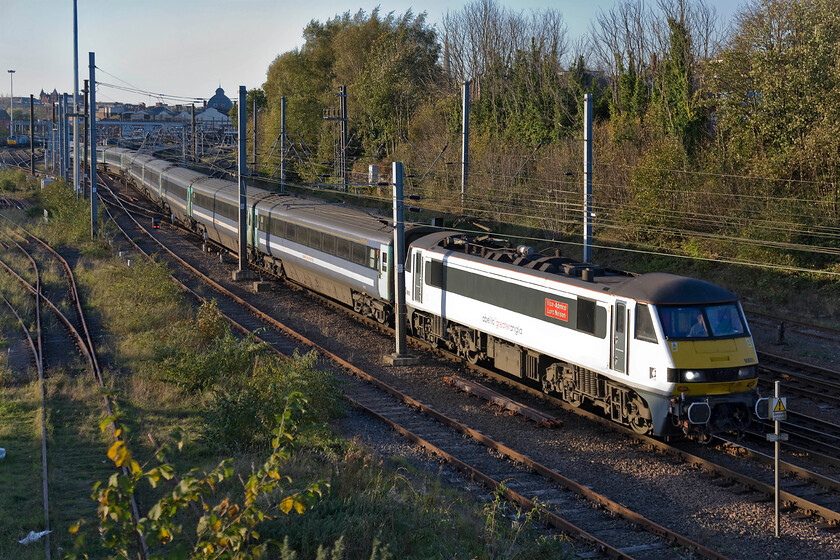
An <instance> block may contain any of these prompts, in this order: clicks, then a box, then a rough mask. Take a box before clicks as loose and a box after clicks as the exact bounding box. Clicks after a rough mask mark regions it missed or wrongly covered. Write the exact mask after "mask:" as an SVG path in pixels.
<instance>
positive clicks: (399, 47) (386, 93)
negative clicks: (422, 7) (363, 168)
mask: <svg viewBox="0 0 840 560" xmlns="http://www.w3.org/2000/svg"><path fill="white" fill-rule="evenodd" d="M388 24H389V26H390V27H391V29H389V30H388V31H386V32H384V33H382V34H381V35H380V36H379V37H378V38H377V39H376V41H375V42H374V44H373V45H372V46H371V50H370V55H369V56H368V60H367V62H366V63H365V64H364V67H363V69H362V72H361V74H360V75H359V77H358V82H357V84H358V88H357V90H358V94H357V95H356V96H355V98H356V100H357V106H358V108H359V113H360V115H359V117H358V119H357V120H356V123H357V124H356V126H357V128H358V129H359V131H360V133H361V135H362V138H363V143H364V147H365V152H366V154H368V155H370V156H374V157H383V156H385V155H386V154H389V153H394V152H395V151H396V142H397V141H398V140H399V139H400V138H401V137H402V136H404V135H405V134H406V132H407V130H408V128H409V122H410V120H411V118H412V116H413V114H414V112H415V111H416V110H417V108H418V106H420V105H421V104H422V103H425V102H427V100H428V99H429V98H430V97H431V92H432V89H433V88H434V86H435V85H436V84H437V83H438V82H439V80H440V78H441V73H440V68H439V66H438V65H437V59H438V56H439V50H440V48H439V45H438V43H437V40H436V35H435V32H434V29H432V28H431V27H429V26H428V25H427V24H426V19H425V14H422V15H420V16H417V17H414V16H413V15H412V13H411V11H409V12H407V13H406V14H405V15H404V16H403V17H402V18H400V19H399V20H398V21H393V22H390V21H389V22H388Z"/></svg>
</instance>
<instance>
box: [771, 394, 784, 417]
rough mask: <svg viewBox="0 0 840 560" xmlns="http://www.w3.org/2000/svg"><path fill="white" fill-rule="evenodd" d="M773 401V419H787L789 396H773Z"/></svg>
mask: <svg viewBox="0 0 840 560" xmlns="http://www.w3.org/2000/svg"><path fill="white" fill-rule="evenodd" d="M771 398H772V399H773V402H772V403H771V404H772V406H773V414H772V415H771V416H772V418H771V419H772V420H775V421H776V422H781V421H783V420H787V397H778V398H775V397H771Z"/></svg>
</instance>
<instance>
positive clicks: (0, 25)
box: [0, 0, 742, 104]
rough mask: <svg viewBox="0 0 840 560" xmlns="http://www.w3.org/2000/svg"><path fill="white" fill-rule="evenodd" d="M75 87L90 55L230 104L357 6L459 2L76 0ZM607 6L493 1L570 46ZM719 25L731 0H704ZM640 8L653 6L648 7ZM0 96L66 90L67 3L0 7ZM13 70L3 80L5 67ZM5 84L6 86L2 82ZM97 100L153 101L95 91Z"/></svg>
mask: <svg viewBox="0 0 840 560" xmlns="http://www.w3.org/2000/svg"><path fill="white" fill-rule="evenodd" d="M77 1H78V21H79V25H78V27H79V48H78V53H79V88H80V89H81V88H82V87H83V84H84V81H83V80H85V79H86V78H88V77H89V70H88V59H89V56H88V53H89V52H94V53H95V56H96V66H97V68H98V69H99V70H97V72H98V73H97V75H96V81H97V82H104V83H106V84H115V85H121V86H126V87H129V86H130V87H133V88H137V89H141V90H144V91H148V92H154V93H164V94H167V95H174V96H182V97H193V98H204V99H207V98H209V97H211V96H212V95H213V94H214V93H215V90H216V88H218V87H222V88H224V90H225V93H226V95H227V96H228V97H230V98H231V99H234V98H235V97H236V95H237V92H238V90H239V86H245V87H246V88H247V89H252V88H255V87H260V86H262V84H263V83H264V82H265V77H266V72H267V70H268V66H269V64H270V63H271V62H272V61H273V60H274V58H276V57H277V56H278V55H279V54H282V53H284V52H287V51H290V50H293V49H295V48H297V47H300V46H302V45H303V38H302V33H303V28H304V27H305V26H306V25H307V24H308V23H309V22H310V21H312V20H317V21H320V22H325V21H327V20H328V19H330V18H333V17H335V16H336V15H339V14H343V13H344V12H347V11H350V12H351V13H355V12H357V11H358V10H359V9H362V10H364V11H365V12H366V13H370V12H371V11H372V10H373V9H374V8H376V7H377V6H378V7H379V9H380V13H382V14H387V13H388V12H392V11H393V12H394V13H395V14H403V13H405V12H406V11H407V10H409V9H411V10H412V11H413V12H414V13H415V14H417V13H422V12H424V11H425V12H426V13H427V21H428V22H429V23H430V24H432V25H436V26H437V27H438V29H440V22H441V20H442V18H443V16H444V15H445V13H446V12H447V11H451V12H457V11H459V10H461V9H462V8H463V7H464V6H465V5H466V4H467V3H468V2H467V1H466V0H449V1H447V0H424V1H423V2H412V1H411V0H391V1H387V0H383V1H381V2H379V3H378V4H377V3H372V4H350V3H347V2H338V1H335V0H298V1H297V2H291V1H289V0H224V1H221V0H77ZM615 1H616V0H588V1H581V0H507V1H506V0H497V2H498V3H499V4H500V5H502V6H504V7H506V8H509V9H513V10H524V11H525V12H526V13H528V12H529V11H531V10H535V9H536V10H539V9H544V8H548V7H552V8H555V9H558V10H559V11H560V12H561V13H562V14H563V18H564V20H565V22H566V25H567V28H568V33H569V38H570V39H571V40H574V39H575V38H576V37H577V36H578V35H582V34H584V33H585V31H586V30H588V29H589V26H590V23H591V22H594V21H595V19H596V17H597V15H598V13H599V12H600V11H602V10H609V9H610V8H611V7H613V5H614V4H615ZM707 3H708V4H709V5H712V6H714V7H715V9H716V10H717V13H718V15H719V16H721V17H722V18H723V19H724V21H726V22H728V21H729V20H730V19H731V17H732V15H733V14H734V13H735V11H736V9H737V7H738V5H739V4H741V3H742V1H739V0H707ZM648 4H651V5H654V4H655V0H649V1H648ZM0 29H2V33H0V36H2V41H0V69H2V70H3V75H2V76H0V97H8V95H9V90H10V88H11V87H12V85H13V87H14V95H15V97H16V98H17V97H28V96H29V95H30V94H33V95H35V96H37V95H38V94H39V93H40V91H41V89H43V90H44V91H47V92H51V91H52V90H53V89H57V90H58V91H59V93H61V92H72V91H73V0H37V1H36V0H0ZM9 69H13V70H15V73H14V74H13V75H10V74H9V73H7V70H9ZM12 80H13V84H12ZM97 101H99V102H104V101H122V102H130V103H137V102H141V101H142V102H145V103H147V104H149V103H154V102H156V101H158V99H156V98H155V97H154V96H148V95H147V96H142V95H138V94H135V93H127V92H124V91H120V90H117V89H114V88H111V87H107V86H104V85H100V87H99V88H98V89H97Z"/></svg>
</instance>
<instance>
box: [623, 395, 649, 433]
mask: <svg viewBox="0 0 840 560" xmlns="http://www.w3.org/2000/svg"><path fill="white" fill-rule="evenodd" d="M627 422H628V424H630V428H631V429H632V430H633V431H634V432H636V433H637V434H639V435H645V434H647V433H648V432H650V428H651V421H650V410H649V409H648V407H647V405H646V404H645V401H644V400H642V398H641V397H640V396H639V395H634V396H633V398H632V399H631V400H630V402H628V403H627Z"/></svg>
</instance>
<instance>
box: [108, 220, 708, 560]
mask: <svg viewBox="0 0 840 560" xmlns="http://www.w3.org/2000/svg"><path fill="white" fill-rule="evenodd" d="M126 215H127V213H126ZM138 230H142V232H144V233H145V234H146V235H147V236H148V237H149V238H150V239H154V238H155V237H156V236H154V235H152V233H151V232H150V231H149V230H148V229H147V228H145V227H142V226H141V225H140V223H139V222H137V221H136V220H135V221H134V222H133V229H132V231H131V233H128V232H125V234H124V235H125V238H126V239H127V240H129V241H130V242H131V243H132V244H136V249H137V250H139V251H142V252H143V253H144V254H147V255H148V254H150V253H152V252H158V250H159V249H162V250H164V251H167V252H168V254H169V257H167V258H174V259H176V260H177V266H175V267H173V269H176V271H175V272H174V274H173V275H174V276H176V277H178V279H179V280H180V279H181V277H182V274H180V273H179V272H177V269H178V268H181V267H184V266H187V267H189V268H190V269H191V275H190V276H193V277H195V276H196V275H201V283H202V284H207V285H210V286H212V287H213V289H214V290H215V293H214V296H215V297H214V299H215V301H216V302H217V305H218V307H219V309H220V310H222V312H223V313H224V314H225V315H226V316H227V317H228V318H229V320H231V321H232V323H233V324H234V325H236V326H237V328H238V329H239V330H240V331H242V332H253V331H254V330H256V329H258V328H262V327H265V326H266V324H268V325H270V326H271V329H270V330H266V331H264V333H265V334H261V338H262V339H264V340H266V341H267V342H270V343H271V345H272V346H273V347H275V348H277V350H278V351H279V352H281V353H283V354H285V355H289V354H290V353H291V352H293V351H294V350H295V349H300V348H301V345H303V347H306V348H310V347H311V348H316V349H317V350H318V352H319V353H320V354H321V356H322V357H328V358H329V359H330V360H331V361H332V362H333V363H335V364H338V365H339V367H340V368H341V369H343V370H344V371H349V372H351V373H352V374H354V376H356V377H358V378H360V379H363V380H364V381H365V383H364V384H361V383H356V382H354V383H351V384H348V386H347V387H346V392H347V394H348V396H349V397H350V398H351V399H352V400H353V402H354V404H355V405H356V406H359V407H361V408H362V409H363V410H365V411H366V412H368V413H369V414H372V415H374V416H376V417H377V418H379V419H381V420H382V421H384V422H386V423H387V424H388V425H390V426H391V427H392V428H394V429H395V430H397V431H399V432H400V433H401V434H403V435H404V436H405V437H408V438H409V439H411V440H412V441H415V442H416V443H418V444H419V445H421V446H423V447H424V448H426V449H427V450H429V451H430V452H432V453H434V454H436V455H438V456H439V457H442V458H444V459H445V460H447V461H449V462H450V463H451V464H452V465H453V466H454V467H455V468H457V469H459V470H462V471H463V472H465V473H467V474H468V476H469V477H471V479H472V480H476V481H480V482H482V483H483V484H484V485H485V486H486V487H487V488H489V489H490V490H496V489H500V490H499V491H501V492H503V493H504V495H505V496H506V497H507V498H508V499H509V500H512V501H514V502H516V503H518V504H520V505H521V506H522V507H525V508H526V509H532V508H537V510H538V511H539V512H540V517H541V518H542V520H543V521H544V522H545V523H546V524H548V525H550V526H554V527H556V528H558V529H560V530H561V531H563V532H566V533H569V534H572V535H574V538H576V539H577V540H578V541H579V542H581V543H583V544H581V546H586V547H587V549H588V553H590V554H597V555H598V556H599V557H609V558H633V557H636V556H634V555H639V556H638V557H640V558H672V557H673V554H674V548H673V547H674V546H679V547H681V548H683V549H685V551H686V553H687V554H692V555H695V556H699V557H704V558H723V556H722V555H720V554H718V553H716V552H714V551H712V550H710V549H708V548H706V547H704V546H702V545H700V544H699V543H697V542H695V541H693V540H691V539H689V538H687V537H684V536H681V535H679V534H677V533H676V532H674V531H671V530H669V529H667V528H665V527H663V526H661V525H658V524H656V523H654V522H652V521H650V520H648V519H646V518H645V517H644V516H642V515H640V514H638V513H636V512H633V511H631V510H630V509H629V508H626V507H624V506H622V505H620V504H618V503H617V502H615V501H613V500H610V499H609V498H607V497H606V496H604V495H601V494H598V493H596V492H594V491H592V490H589V489H588V488H586V487H585V485H582V484H578V483H575V482H574V481H572V480H569V479H568V478H566V477H564V476H563V475H562V474H560V473H559V472H557V471H555V470H553V469H551V468H550V467H547V466H544V465H540V464H539V463H538V462H536V461H534V460H533V459H530V458H528V457H527V456H526V455H525V454H523V453H520V452H518V451H516V450H514V449H512V448H511V447H508V446H506V445H504V444H501V443H499V442H497V441H494V440H492V439H491V438H489V437H487V436H485V435H483V434H481V433H479V432H478V431H476V430H474V429H472V428H470V427H469V426H467V425H465V424H463V423H461V422H458V421H456V420H453V419H451V418H449V417H447V416H445V415H443V414H442V413H440V412H438V411H436V410H434V409H433V408H431V407H429V406H428V405H426V404H423V403H421V402H419V401H418V400H417V399H414V398H412V397H410V396H408V395H406V394H405V393H403V392H401V391H399V390H397V389H395V388H393V387H391V386H389V385H387V384H385V383H383V382H382V381H379V380H377V379H376V378H375V377H373V376H371V375H370V374H367V373H365V372H363V371H361V370H360V369H358V368H356V367H354V366H352V365H351V364H350V363H348V362H347V361H345V360H343V359H342V358H340V357H338V356H336V355H335V354H333V353H330V352H328V351H327V350H326V349H324V348H323V347H321V346H319V345H317V344H315V343H313V342H312V341H310V340H308V339H306V338H305V337H303V336H302V335H299V334H297V333H295V332H294V331H292V330H291V329H290V328H289V327H287V326H285V325H284V324H282V323H281V322H279V321H277V320H276V319H274V318H273V317H270V316H268V315H267V314H265V313H264V312H262V311H260V310H259V309H257V308H256V307H254V306H252V305H251V304H249V303H247V302H245V301H244V300H243V299H242V298H241V297H239V296H237V295H235V294H233V293H231V292H230V291H229V290H227V289H226V288H224V287H222V286H221V285H219V284H218V283H217V282H216V281H214V280H212V279H210V278H208V277H206V276H205V275H203V274H202V273H200V272H199V271H198V270H197V269H196V268H195V267H193V266H192V265H190V264H188V263H187V262H186V261H185V260H184V259H182V258H181V257H179V256H177V255H176V254H175V253H174V252H170V250H169V249H168V248H167V247H166V246H165V245H164V244H163V243H162V242H160V241H158V240H156V241H155V245H149V246H146V247H144V245H146V244H147V242H145V241H143V242H141V241H138V240H137V237H136V233H135V232H136V231H138ZM148 243H151V242H148ZM193 250H194V248H193ZM184 287H185V289H189V291H191V292H193V293H195V294H196V295H198V294H199V293H200V292H201V291H203V289H202V287H201V286H195V279H194V278H193V279H192V280H187V281H186V282H184ZM200 297H205V296H200ZM242 308H244V309H245V310H246V311H245V312H244V313H243V309H242ZM278 335H279V336H280V338H281V340H278V338H277V337H278ZM282 339H290V340H282ZM489 451H491V452H489ZM578 496H583V497H584V498H585V499H584V500H583V501H581V500H580V499H579V498H578ZM639 528H642V529H645V532H643V533H640V532H639V531H638V529H639ZM596 532H597V533H598V535H599V537H596V536H595V535H594V533H596Z"/></svg>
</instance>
